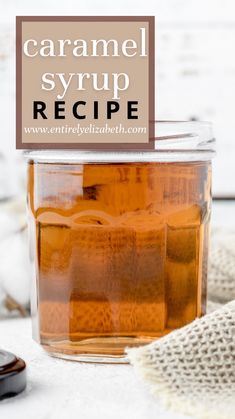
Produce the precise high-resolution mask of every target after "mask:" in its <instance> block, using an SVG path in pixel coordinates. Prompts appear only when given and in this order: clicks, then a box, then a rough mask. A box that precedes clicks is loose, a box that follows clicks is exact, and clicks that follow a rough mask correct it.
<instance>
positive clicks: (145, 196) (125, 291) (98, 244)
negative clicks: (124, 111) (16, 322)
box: [26, 122, 215, 362]
mask: <svg viewBox="0 0 235 419" xmlns="http://www.w3.org/2000/svg"><path fill="white" fill-rule="evenodd" d="M214 153H215V151H214V139H213V137H212V132H211V126H210V124H208V123H201V122H200V123H199V122H157V123H156V138H155V149H154V150H153V151H78V150H77V151H75V150H73V151H70V150H67V151H65V150H59V151H58V150H50V151H28V152H26V155H27V158H28V207H29V215H30V216H29V225H30V239H31V256H32V262H33V266H34V268H35V269H34V272H35V274H34V276H35V278H34V285H35V286H34V292H33V298H32V316H33V320H34V323H33V329H34V336H35V338H36V340H38V341H39V342H40V343H41V345H42V346H43V347H44V348H45V349H46V350H47V351H48V352H49V353H51V354H52V355H56V356H59V357H63V358H69V359H74V360H83V361H97V362H125V361H127V359H126V356H125V347H132V346H138V345H143V344H146V343H149V342H151V341H152V340H154V339H156V338H159V337H161V336H163V335H165V334H166V333H169V332H170V331H172V330H174V329H176V328H179V327H181V326H184V325H186V324H188V323H190V322H191V321H192V320H194V319H195V318H196V317H198V316H202V315H203V314H204V313H205V310H206V279H207V256H208V228H209V220H210V211H211V210H210V208H211V158H212V157H213V155H214Z"/></svg>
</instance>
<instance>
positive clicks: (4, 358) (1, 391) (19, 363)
mask: <svg viewBox="0 0 235 419" xmlns="http://www.w3.org/2000/svg"><path fill="white" fill-rule="evenodd" d="M25 387H26V365H25V362H24V361H23V359H21V358H18V357H17V356H15V355H14V354H12V353H11V352H7V351H3V350H0V400H1V399H3V398H5V397H10V396H15V395H16V394H19V393H20V392H21V391H23V390H24V389H25Z"/></svg>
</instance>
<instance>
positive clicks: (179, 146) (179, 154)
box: [24, 120, 216, 163]
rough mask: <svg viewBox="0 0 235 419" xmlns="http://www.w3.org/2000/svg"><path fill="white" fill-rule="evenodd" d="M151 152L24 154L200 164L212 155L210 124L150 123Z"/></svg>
mask: <svg viewBox="0 0 235 419" xmlns="http://www.w3.org/2000/svg"><path fill="white" fill-rule="evenodd" d="M153 123H154V124H155V136H154V149H153V150H149V149H148V150H125V151H124V150H89V144H88V147H87V149H86V150H78V149H66V150H65V149H47V150H41V149H34V150H33V149H30V150H27V151H24V156H25V157H26V158H27V159H28V160H32V161H35V162H48V163H49V162H51V163H52V162H61V163H62V162H64V163H66V162H70V163H72V162H73V163H76V162H81V163H95V162H100V163H102V162H104V163H105V162H137V161H139V162H148V161H149V162H151V161H162V162H165V161H166V162H167V161H201V160H211V159H212V158H213V157H214V155H215V143H216V142H215V138H214V137H213V132H212V124H211V123H210V122H207V121H173V120H172V121H171V120H170V121H167V120H161V121H153Z"/></svg>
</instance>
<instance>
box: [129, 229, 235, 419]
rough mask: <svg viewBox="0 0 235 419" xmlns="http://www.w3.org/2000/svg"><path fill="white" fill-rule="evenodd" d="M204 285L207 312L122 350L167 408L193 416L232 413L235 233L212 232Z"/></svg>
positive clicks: (229, 418)
mask: <svg viewBox="0 0 235 419" xmlns="http://www.w3.org/2000/svg"><path fill="white" fill-rule="evenodd" d="M208 288H209V290H208V291H209V292H208V296H209V301H208V307H209V311H210V313H209V314H207V315H206V316H204V317H203V318H201V319H196V320H195V321H194V322H192V323H191V324H189V325H188V326H185V327H183V328H181V329H178V330H176V331H174V332H172V333H170V334H169V335H167V336H165V337H163V338H161V339H159V340H157V341H155V342H153V343H152V344H150V345H147V346H144V347H142V348H137V349H129V350H127V353H128V356H129V358H130V361H131V363H132V364H133V365H134V367H135V368H136V370H137V371H138V372H139V373H140V374H141V375H142V376H143V377H144V378H145V379H146V381H147V382H148V383H149V384H150V387H151V390H152V392H153V393H154V394H155V395H156V396H157V397H158V398H159V400H160V401H162V402H163V403H164V404H165V405H167V406H168V407H169V408H170V409H172V410H175V411H178V412H182V413H185V414H189V415H191V416H193V417H195V418H198V419H235V235H234V234H231V233H224V232H223V233H222V232H221V231H219V230H217V231H215V232H214V233H213V237H212V248H211V255H210V267H209V281H208ZM232 299H234V300H233V301H232V302H230V303H228V304H224V303H226V302H227V301H230V300H232ZM215 309H216V310H215ZM214 310H215V311H214Z"/></svg>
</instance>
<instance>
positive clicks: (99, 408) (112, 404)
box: [0, 202, 235, 419]
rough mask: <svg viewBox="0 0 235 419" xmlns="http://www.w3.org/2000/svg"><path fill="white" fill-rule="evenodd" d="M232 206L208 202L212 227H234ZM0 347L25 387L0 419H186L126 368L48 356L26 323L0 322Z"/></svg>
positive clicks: (4, 405)
mask: <svg viewBox="0 0 235 419" xmlns="http://www.w3.org/2000/svg"><path fill="white" fill-rule="evenodd" d="M234 214H235V203H234V202H227V203H224V202H215V203H214V204H213V217H212V224H213V225H218V224H219V225H223V226H224V227H231V224H232V225H233V227H234V228H235V217H234ZM0 347H1V348H2V349H6V350H9V351H12V352H14V353H16V354H17V355H18V356H21V357H22V358H23V359H24V360H25V361H26V362H27V371H28V385H27V389H26V390H25V391H24V392H23V393H21V394H20V395H18V396H16V397H14V398H11V399H7V400H3V401H1V402H0V418H1V419H31V418H34V419H75V418H76V419H77V418H79V419H93V418H95V419H101V418H102V419H132V418H133V419H186V418H187V416H184V415H180V414H176V413H172V412H169V411H166V410H165V409H164V408H163V407H161V406H160V405H159V402H158V401H157V400H156V399H155V398H154V397H153V396H152V395H151V394H150V393H149V390H148V388H147V387H146V385H145V383H144V382H143V381H142V380H141V379H140V378H139V377H138V376H136V374H135V371H134V370H133V368H132V367H131V366H130V365H100V364H97V365H95V364H85V363H78V362H70V361H63V360H59V359H55V358H51V357H50V356H48V355H47V354H46V353H44V351H43V350H42V349H41V348H40V346H39V345H38V344H36V343H35V342H34V341H33V340H32V338H31V321H30V319H10V320H1V321H0Z"/></svg>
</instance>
